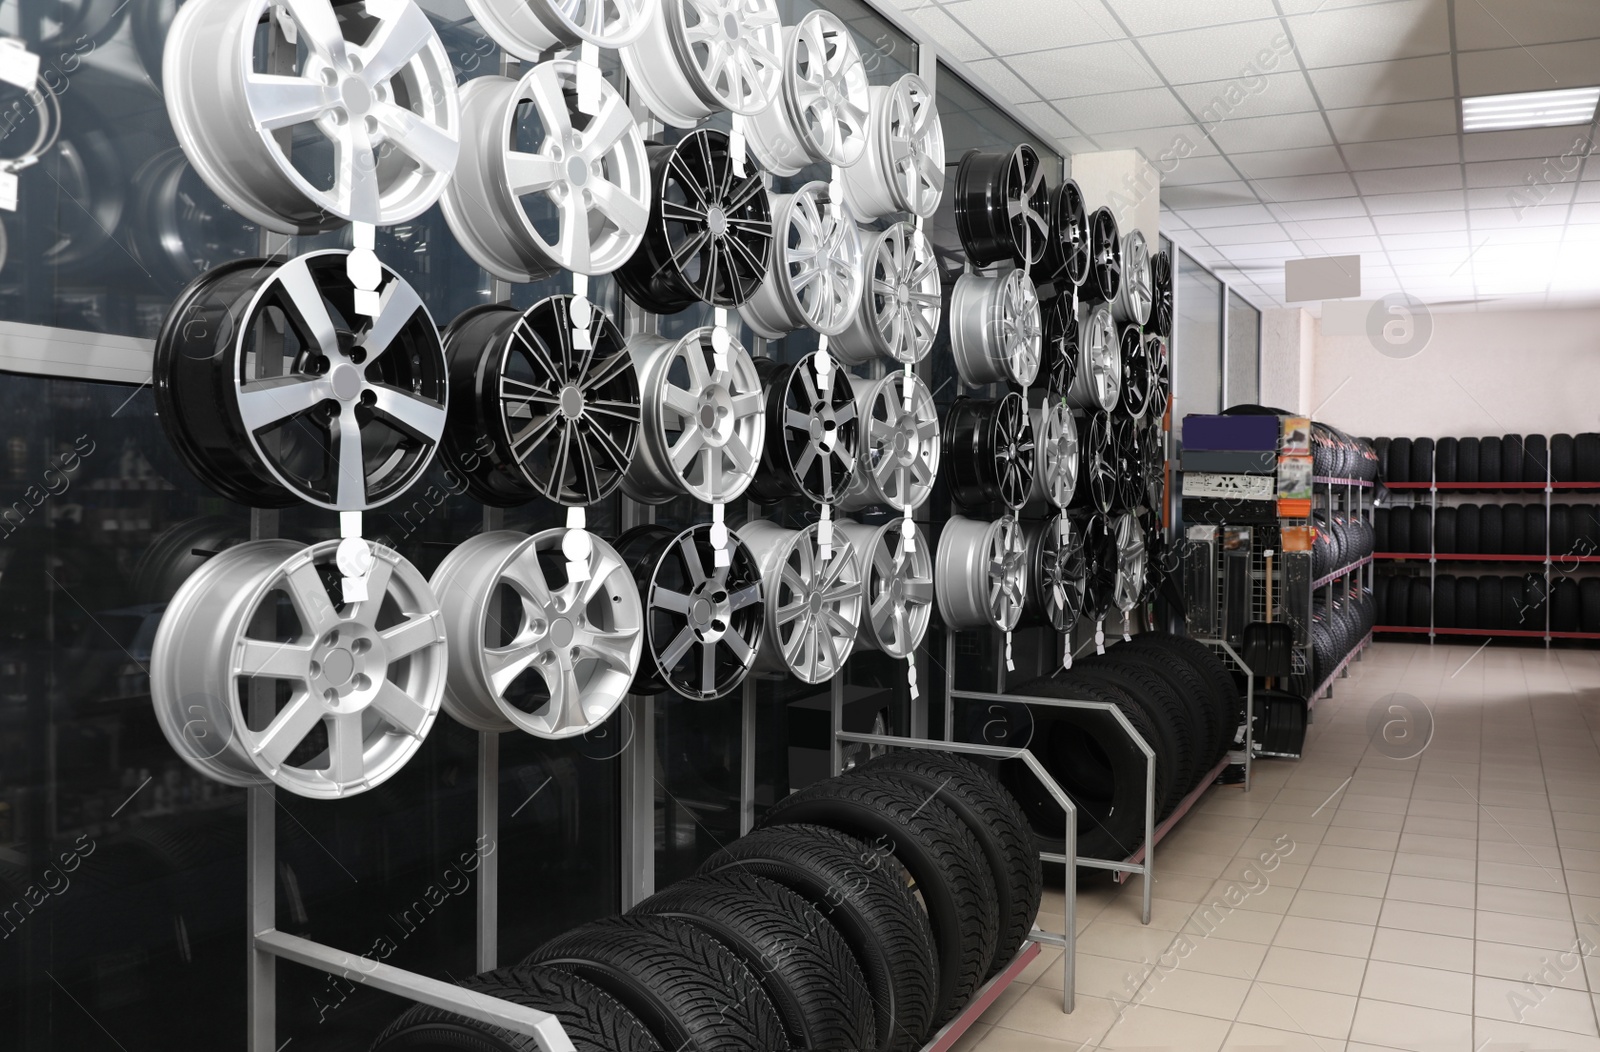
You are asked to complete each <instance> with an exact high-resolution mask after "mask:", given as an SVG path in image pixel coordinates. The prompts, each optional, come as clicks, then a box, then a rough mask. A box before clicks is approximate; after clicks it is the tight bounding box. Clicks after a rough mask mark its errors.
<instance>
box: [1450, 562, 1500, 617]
mask: <svg viewBox="0 0 1600 1052" xmlns="http://www.w3.org/2000/svg"><path fill="white" fill-rule="evenodd" d="M1457 601H1458V602H1459V597H1457ZM1502 609H1503V607H1502V599H1501V596H1500V578H1499V577H1498V576H1497V575H1495V574H1485V575H1483V576H1482V577H1480V578H1478V627H1479V628H1482V629H1486V630H1488V631H1494V630H1496V629H1500V628H1504V627H1505V626H1504V625H1502V624H1501V623H1500V613H1501V610H1502Z"/></svg>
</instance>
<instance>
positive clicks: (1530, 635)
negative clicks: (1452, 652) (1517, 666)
mask: <svg viewBox="0 0 1600 1052" xmlns="http://www.w3.org/2000/svg"><path fill="white" fill-rule="evenodd" d="M1373 631H1374V632H1408V633H1411V634H1413V635H1415V634H1419V633H1420V634H1422V635H1427V634H1428V633H1429V632H1432V633H1433V634H1434V635H1437V636H1508V637H1510V638H1513V639H1543V638H1544V637H1545V636H1552V637H1554V638H1558V639H1600V634H1596V635H1584V634H1583V633H1582V632H1577V633H1573V632H1543V631H1540V632H1530V631H1528V630H1526V629H1511V628H1413V627H1410V626H1407V627H1400V626H1398V625H1391V626H1380V627H1378V628H1374V629H1373Z"/></svg>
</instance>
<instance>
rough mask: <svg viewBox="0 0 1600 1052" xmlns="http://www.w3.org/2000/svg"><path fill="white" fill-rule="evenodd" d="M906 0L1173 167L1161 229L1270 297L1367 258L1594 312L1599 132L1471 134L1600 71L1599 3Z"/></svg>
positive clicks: (1458, 285) (1080, 116) (1117, 137)
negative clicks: (1325, 269) (1485, 102)
mask: <svg viewBox="0 0 1600 1052" xmlns="http://www.w3.org/2000/svg"><path fill="white" fill-rule="evenodd" d="M890 2H892V3H894V4H896V6H898V7H899V8H900V9H901V10H902V12H904V14H905V15H906V16H907V17H909V18H910V20H911V21H913V22H914V23H916V24H917V25H918V26H920V27H921V28H922V29H923V30H924V31H925V32H926V33H927V35H928V36H929V37H930V38H932V39H933V40H934V41H935V42H936V43H938V44H939V45H941V46H942V47H943V48H944V49H945V50H946V51H948V52H949V53H950V54H951V55H952V56H954V57H955V58H957V59H960V60H962V61H963V62H965V63H966V64H967V65H968V67H969V68H971V69H972V70H973V72H975V73H976V74H977V75H978V76H979V77H980V78H982V79H983V80H985V81H987V83H988V84H989V85H990V86H991V87H992V88H993V89H994V90H995V91H997V92H998V93H999V94H1001V95H1002V96H1004V97H1005V98H1006V99H1007V100H1008V101H1010V102H1013V103H1015V104H1017V105H1018V106H1020V107H1021V109H1022V110H1023V111H1024V112H1025V113H1027V114H1028V115H1029V116H1030V117H1031V118H1032V119H1033V120H1034V121H1035V122H1036V123H1037V124H1038V125H1039V126H1040V127H1041V128H1043V129H1044V130H1046V131H1048V132H1051V133H1052V134H1054V135H1056V136H1057V138H1058V139H1059V141H1060V144H1061V146H1062V148H1063V149H1064V150H1065V151H1067V152H1068V153H1082V152H1089V151H1097V150H1120V149H1136V150H1139V151H1141V152H1142V153H1143V154H1144V156H1145V157H1146V158H1147V159H1149V160H1150V161H1151V162H1152V163H1157V164H1159V165H1160V167H1161V168H1162V169H1163V170H1164V172H1165V174H1164V175H1163V176H1162V186H1161V205H1162V217H1161V218H1162V229H1163V230H1164V231H1165V232H1168V233H1169V234H1170V235H1171V236H1172V237H1173V239H1174V240H1175V241H1177V242H1178V243H1179V244H1180V245H1181V246H1183V247H1184V248H1185V249H1187V250H1188V251H1189V252H1191V253H1192V254H1193V255H1194V256H1195V257H1196V258H1197V259H1199V260H1201V261H1202V262H1204V263H1206V264H1207V265H1208V266H1210V267H1212V268H1213V269H1215V270H1216V271H1217V272H1218V273H1219V274H1220V275H1221V276H1222V277H1223V278H1224V279H1225V280H1227V281H1228V282H1229V283H1230V284H1231V285H1233V287H1234V288H1235V289H1237V290H1238V291H1239V292H1240V293H1241V294H1242V295H1244V296H1245V298H1247V299H1249V300H1251V301H1252V302H1253V303H1255V304H1256V305H1257V306H1261V307H1274V306H1282V305H1284V301H1283V296H1284V284H1283V262H1284V261H1285V260H1287V259H1297V258H1302V257H1311V256H1338V255H1352V254H1359V255H1361V257H1362V270H1363V274H1362V277H1363V288H1362V293H1363V296H1364V297H1365V298H1368V299H1374V298H1378V297H1381V296H1384V295H1387V294H1389V293H1398V292H1404V293H1408V294H1410V295H1412V296H1415V297H1416V298H1418V299H1420V300H1422V301H1423V302H1425V303H1427V304H1429V305H1430V306H1432V307H1434V308H1436V309H1445V310H1449V309H1456V310H1463V309H1464V310H1475V309H1491V310H1504V309H1518V308H1524V307H1529V306H1543V305H1551V306H1561V307H1585V306H1600V158H1590V157H1587V156H1586V154H1587V153H1588V152H1589V150H1590V149H1591V147H1585V146H1583V145H1582V144H1583V143H1586V142H1589V141H1593V142H1596V143H1600V129H1596V127H1595V126H1594V125H1593V124H1591V125H1589V126H1587V127H1565V128H1542V129H1537V130H1527V131H1502V132H1478V133H1473V134H1470V135H1468V134H1463V133H1462V132H1461V129H1460V121H1461V118H1460V100H1461V99H1462V98H1463V97H1470V96H1475V95H1498V94H1505V93H1510V92H1524V91H1545V90H1552V89H1557V88H1577V87H1584V86H1589V85H1593V84H1597V83H1600V0H1377V2H1374V0H890ZM1274 49H1276V50H1277V51H1279V52H1281V57H1280V58H1278V59H1277V60H1276V66H1275V68H1272V69H1270V70H1267V69H1265V68H1263V65H1262V64H1261V62H1260V56H1261V53H1262V52H1263V51H1266V52H1271V51H1273V50H1274ZM1218 99H1222V100H1223V102H1222V104H1221V105H1220V106H1219V104H1218V102H1217V100H1218ZM1219 114H1220V115H1221V118H1222V119H1220V120H1217V119H1215V118H1216V117H1217V116H1218V115H1219ZM1185 141H1186V142H1187V143H1188V144H1189V147H1187V148H1183V147H1180V148H1178V149H1177V150H1175V149H1174V146H1175V144H1177V143H1180V142H1185ZM1179 154H1187V156H1183V157H1181V158H1180V157H1179V156H1178V155H1179ZM1164 158H1165V159H1164ZM1305 306H1308V307H1311V308H1313V309H1315V308H1316V307H1317V305H1316V304H1306V305H1305Z"/></svg>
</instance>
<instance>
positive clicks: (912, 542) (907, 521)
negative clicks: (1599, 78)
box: [900, 508, 917, 555]
mask: <svg viewBox="0 0 1600 1052" xmlns="http://www.w3.org/2000/svg"><path fill="white" fill-rule="evenodd" d="M900 533H901V534H902V535H903V536H904V537H905V544H904V545H903V546H902V547H901V550H902V551H904V552H905V553H906V554H907V555H915V554H916V551H917V521H916V520H915V519H913V518H912V517H911V509H910V508H907V509H906V517H905V518H904V519H901V520H900Z"/></svg>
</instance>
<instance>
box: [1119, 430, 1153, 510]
mask: <svg viewBox="0 0 1600 1052" xmlns="http://www.w3.org/2000/svg"><path fill="white" fill-rule="evenodd" d="M1111 444H1112V446H1113V447H1114V451H1115V452H1114V455H1115V457H1116V472H1117V486H1116V493H1115V495H1114V500H1113V507H1115V508H1116V509H1117V510H1119V511H1132V510H1135V509H1137V508H1139V507H1140V506H1142V505H1143V504H1144V501H1145V495H1146V493H1147V492H1148V489H1147V487H1146V486H1145V478H1144V428H1143V427H1142V426H1141V425H1140V423H1139V422H1138V421H1137V420H1134V419H1133V418H1131V417H1126V416H1121V415H1116V416H1113V417H1112V418H1111Z"/></svg>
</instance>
